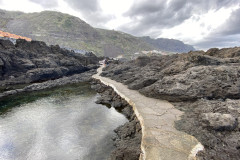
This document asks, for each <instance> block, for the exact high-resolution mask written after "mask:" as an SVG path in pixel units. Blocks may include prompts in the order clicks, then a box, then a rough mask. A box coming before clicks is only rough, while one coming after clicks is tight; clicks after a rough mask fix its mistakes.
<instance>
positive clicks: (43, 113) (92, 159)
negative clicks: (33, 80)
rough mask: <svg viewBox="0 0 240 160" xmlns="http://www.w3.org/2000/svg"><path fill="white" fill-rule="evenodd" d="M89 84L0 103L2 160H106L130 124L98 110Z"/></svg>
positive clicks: (113, 112) (106, 110)
mask: <svg viewBox="0 0 240 160" xmlns="http://www.w3.org/2000/svg"><path fill="white" fill-rule="evenodd" d="M97 96H98V95H97V94H96V93H95V92H94V91H93V90H91V89H90V86H89V84H77V85H70V86H65V87H61V88H55V89H52V90H47V91H41V92H35V93H31V94H26V95H19V96H13V97H8V98H7V99H4V100H1V101H0V109H1V110H0V113H1V114H0V160H104V159H108V157H109V155H110V153H111V151H112V149H113V148H114V147H113V142H112V140H111V137H112V136H113V135H114V133H113V130H114V129H115V128H116V127H118V126H119V125H121V124H124V123H125V122H126V121H127V119H126V118H125V117H124V116H123V115H122V114H120V113H118V112H117V111H116V110H115V109H113V108H107V107H106V106H103V105H98V104H95V103H94V101H95V100H96V97H97Z"/></svg>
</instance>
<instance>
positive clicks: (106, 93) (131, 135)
mask: <svg viewBox="0 0 240 160" xmlns="http://www.w3.org/2000/svg"><path fill="white" fill-rule="evenodd" d="M91 83H92V87H91V88H93V89H95V90H96V91H97V92H98V93H99V94H100V97H99V98H98V100H97V102H96V103H101V104H108V106H110V107H111V106H112V107H114V108H116V109H117V110H119V111H121V113H122V114H123V115H125V116H126V118H128V120H129V122H127V123H125V124H124V125H122V126H119V127H118V128H116V129H115V130H114V132H115V133H116V136H115V137H113V138H112V139H113V140H114V145H115V146H116V148H115V149H114V150H113V152H112V153H111V156H110V159H111V160H138V159H139V156H140V154H141V139H142V129H141V125H140V123H139V121H138V119H137V117H136V116H135V114H134V112H133V110H132V106H130V105H129V104H128V103H127V102H126V101H125V100H124V99H122V98H121V97H120V96H119V95H117V93H116V92H115V91H114V90H113V89H112V88H111V87H109V86H106V85H104V84H102V83H100V81H98V80H93V81H92V82H91Z"/></svg>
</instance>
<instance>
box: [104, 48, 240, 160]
mask: <svg viewBox="0 0 240 160" xmlns="http://www.w3.org/2000/svg"><path fill="white" fill-rule="evenodd" d="M101 76H105V77H109V78H111V79H113V80H115V81H118V82H121V83H123V84H126V85H127V86H128V88H130V89H134V90H138V91H139V92H140V93H142V94H143V95H145V96H148V97H153V98H158V99H164V100H168V101H171V102H172V103H174V105H175V106H176V107H177V109H179V110H181V111H184V112H185V114H184V115H183V116H182V120H180V121H178V122H176V127H177V129H179V130H182V131H185V132H186V133H188V134H191V135H193V136H194V137H196V138H197V139H198V140H199V141H200V142H201V143H202V144H203V145H204V147H205V150H204V151H203V152H200V153H199V154H198V157H199V158H200V159H204V160H208V159H216V160H224V159H234V160H235V159H240V157H239V155H240V149H239V148H240V146H239V142H240V139H239V134H240V132H239V113H240V112H239V109H240V104H239V98H240V48H239V47H235V48H227V49H220V50H219V49H215V48H214V49H210V50H208V51H207V52H203V51H195V52H189V53H184V54H176V55H168V56H161V57H140V58H138V59H136V60H132V61H129V62H124V63H120V62H115V63H111V64H109V65H108V66H107V67H106V68H105V69H104V71H103V72H102V74H101Z"/></svg>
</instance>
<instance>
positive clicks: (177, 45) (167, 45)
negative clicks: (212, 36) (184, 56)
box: [141, 36, 195, 53]
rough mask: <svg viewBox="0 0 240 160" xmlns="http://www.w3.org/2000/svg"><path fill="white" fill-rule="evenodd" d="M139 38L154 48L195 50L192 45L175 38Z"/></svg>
mask: <svg viewBox="0 0 240 160" xmlns="http://www.w3.org/2000/svg"><path fill="white" fill-rule="evenodd" d="M141 39H142V40H143V41H145V42H146V43H149V44H151V45H152V46H154V47H155V48H157V49H160V50H162V51H168V52H178V53H183V52H189V51H195V48H194V47H193V46H191V45H187V44H184V43H183V42H182V41H179V40H175V39H167V38H158V39H152V38H150V37H149V36H146V37H142V38H141Z"/></svg>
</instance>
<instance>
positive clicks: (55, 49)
mask: <svg viewBox="0 0 240 160" xmlns="http://www.w3.org/2000/svg"><path fill="white" fill-rule="evenodd" d="M98 61H99V58H98V57H96V56H95V55H94V54H93V53H89V54H87V55H86V56H85V55H82V54H78V53H74V52H72V51H69V50H66V49H62V48H60V47H59V46H58V45H56V46H47V45H46V44H45V43H44V42H40V41H31V42H27V41H25V40H20V39H18V40H17V41H16V44H15V45H14V44H13V43H12V42H11V41H9V40H0V83H1V85H2V86H5V85H14V84H24V83H33V82H42V81H46V80H51V79H57V78H60V77H63V76H70V75H73V74H79V73H83V72H86V71H89V70H91V69H96V68H97V65H98Z"/></svg>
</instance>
